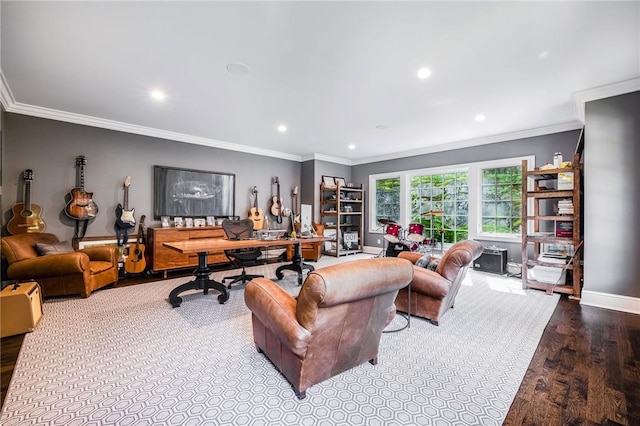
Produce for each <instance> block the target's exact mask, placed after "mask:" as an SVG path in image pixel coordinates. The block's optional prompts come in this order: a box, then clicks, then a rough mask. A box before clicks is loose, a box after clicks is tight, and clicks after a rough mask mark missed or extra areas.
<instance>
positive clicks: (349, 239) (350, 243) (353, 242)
mask: <svg viewBox="0 0 640 426" xmlns="http://www.w3.org/2000/svg"><path fill="white" fill-rule="evenodd" d="M342 241H343V246H344V248H345V249H346V250H356V249H357V248H358V233H357V232H355V231H349V232H345V233H344V236H343V237H342Z"/></svg>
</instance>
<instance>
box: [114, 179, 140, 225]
mask: <svg viewBox="0 0 640 426" xmlns="http://www.w3.org/2000/svg"><path fill="white" fill-rule="evenodd" d="M123 186H124V206H123V205H122V204H120V203H118V206H117V207H116V228H118V229H130V228H133V227H134V226H136V219H135V217H134V213H135V209H131V210H129V187H130V186H131V176H127V177H126V178H125V179H124V184H123Z"/></svg>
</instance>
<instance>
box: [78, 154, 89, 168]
mask: <svg viewBox="0 0 640 426" xmlns="http://www.w3.org/2000/svg"><path fill="white" fill-rule="evenodd" d="M86 165H87V159H86V158H85V157H84V155H79V156H78V157H77V158H76V166H78V167H81V166H86Z"/></svg>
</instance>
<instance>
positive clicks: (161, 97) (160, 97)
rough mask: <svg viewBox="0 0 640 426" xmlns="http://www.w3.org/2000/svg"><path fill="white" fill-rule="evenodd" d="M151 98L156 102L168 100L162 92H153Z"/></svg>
mask: <svg viewBox="0 0 640 426" xmlns="http://www.w3.org/2000/svg"><path fill="white" fill-rule="evenodd" d="M151 97H152V98H153V99H155V100H156V101H162V100H164V98H166V95H165V94H164V92H163V91H161V90H152V91H151Z"/></svg>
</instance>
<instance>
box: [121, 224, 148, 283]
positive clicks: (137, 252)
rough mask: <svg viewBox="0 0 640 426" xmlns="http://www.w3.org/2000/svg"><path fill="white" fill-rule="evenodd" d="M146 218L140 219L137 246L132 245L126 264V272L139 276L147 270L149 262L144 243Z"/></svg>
mask: <svg viewBox="0 0 640 426" xmlns="http://www.w3.org/2000/svg"><path fill="white" fill-rule="evenodd" d="M145 218H146V216H145V215H142V217H140V224H138V237H137V238H136V242H135V244H131V246H130V247H129V256H127V260H126V261H125V263H124V270H125V271H127V272H128V273H130V274H139V273H141V272H144V270H145V269H147V261H146V259H145V256H144V251H145V246H144V244H143V243H142V239H143V238H144V220H145Z"/></svg>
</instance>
